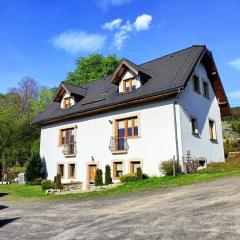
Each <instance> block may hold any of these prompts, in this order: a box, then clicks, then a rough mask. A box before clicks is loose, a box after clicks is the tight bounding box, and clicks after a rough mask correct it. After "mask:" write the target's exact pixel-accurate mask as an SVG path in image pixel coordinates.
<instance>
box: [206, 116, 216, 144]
mask: <svg viewBox="0 0 240 240" xmlns="http://www.w3.org/2000/svg"><path fill="white" fill-rule="evenodd" d="M211 122H212V123H213V126H212V127H211V125H210V123H211ZM208 126H209V137H210V141H213V142H217V129H216V121H215V120H213V119H209V120H208ZM214 133H215V137H214Z"/></svg>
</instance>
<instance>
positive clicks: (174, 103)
mask: <svg viewBox="0 0 240 240" xmlns="http://www.w3.org/2000/svg"><path fill="white" fill-rule="evenodd" d="M181 90H182V89H181V88H178V94H177V96H176V98H175V99H174V102H173V116H174V130H175V145H176V160H177V161H178V162H179V160H180V159H179V146H178V130H177V115H176V105H177V104H178V102H177V99H178V98H179V95H180V93H181Z"/></svg>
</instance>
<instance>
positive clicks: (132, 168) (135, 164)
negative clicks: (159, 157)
mask: <svg viewBox="0 0 240 240" xmlns="http://www.w3.org/2000/svg"><path fill="white" fill-rule="evenodd" d="M138 168H141V162H140V161H134V162H130V173H137V169H138Z"/></svg>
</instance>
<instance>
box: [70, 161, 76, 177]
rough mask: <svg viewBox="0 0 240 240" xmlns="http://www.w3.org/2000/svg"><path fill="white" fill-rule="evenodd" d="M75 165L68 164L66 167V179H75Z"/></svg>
mask: <svg viewBox="0 0 240 240" xmlns="http://www.w3.org/2000/svg"><path fill="white" fill-rule="evenodd" d="M75 175H76V173H75V163H70V164H69V165H68V178H75Z"/></svg>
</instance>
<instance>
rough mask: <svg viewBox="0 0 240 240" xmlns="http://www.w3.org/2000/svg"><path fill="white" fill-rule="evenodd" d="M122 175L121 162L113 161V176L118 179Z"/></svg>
mask: <svg viewBox="0 0 240 240" xmlns="http://www.w3.org/2000/svg"><path fill="white" fill-rule="evenodd" d="M122 175H123V163H122V162H114V163H113V178H115V179H118V178H119V177H120V176H122Z"/></svg>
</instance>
